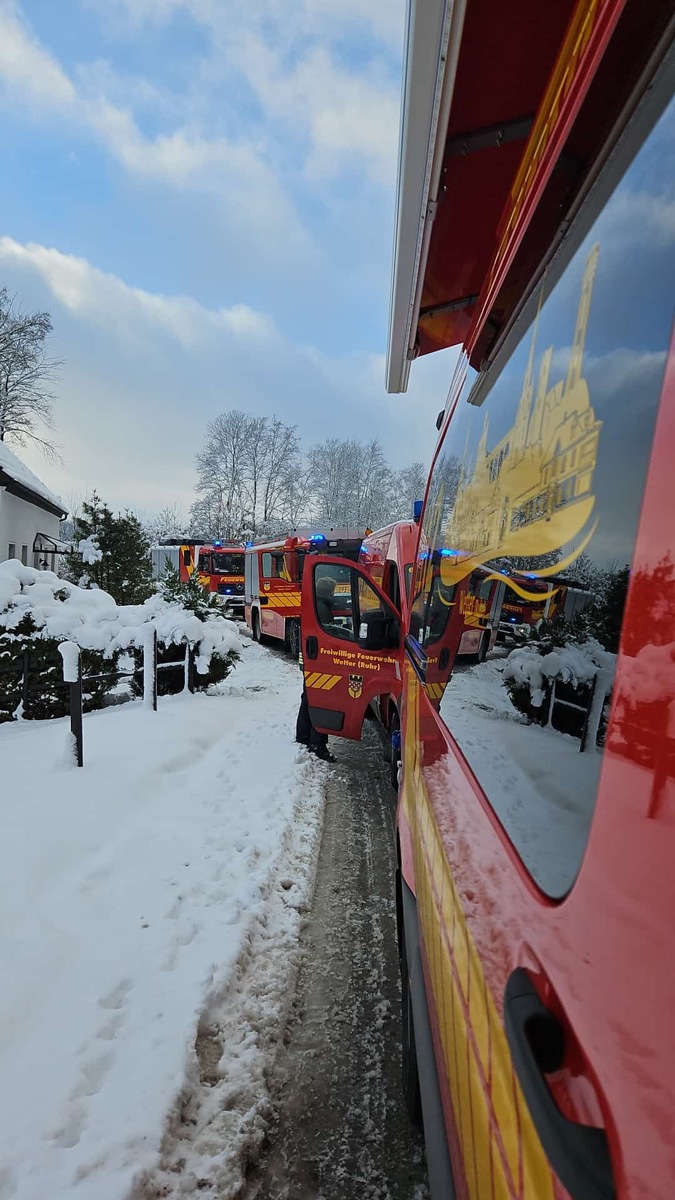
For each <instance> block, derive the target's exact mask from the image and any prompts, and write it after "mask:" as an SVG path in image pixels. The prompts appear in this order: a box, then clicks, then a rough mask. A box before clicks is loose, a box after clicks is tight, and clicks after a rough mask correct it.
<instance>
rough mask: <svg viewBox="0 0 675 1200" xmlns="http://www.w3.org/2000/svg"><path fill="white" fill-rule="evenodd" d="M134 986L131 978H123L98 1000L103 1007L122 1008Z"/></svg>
mask: <svg viewBox="0 0 675 1200" xmlns="http://www.w3.org/2000/svg"><path fill="white" fill-rule="evenodd" d="M133 986H134V985H133V983H132V982H131V980H130V979H121V980H120V982H119V983H117V984H116V985H115V987H114V988H111V989H110V991H109V992H106V994H105V996H102V997H101V999H100V1000H99V1002H98V1003H99V1006H100V1007H101V1008H122V1007H123V1006H124V1003H125V1001H126V998H127V996H128V995H129V992H130V991H131V989H132V987H133Z"/></svg>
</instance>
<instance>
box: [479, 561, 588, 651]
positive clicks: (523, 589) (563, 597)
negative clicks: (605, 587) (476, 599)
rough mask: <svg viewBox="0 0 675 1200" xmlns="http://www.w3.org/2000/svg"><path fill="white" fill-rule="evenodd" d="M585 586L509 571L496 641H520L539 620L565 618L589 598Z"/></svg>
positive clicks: (583, 604)
mask: <svg viewBox="0 0 675 1200" xmlns="http://www.w3.org/2000/svg"><path fill="white" fill-rule="evenodd" d="M592 599H593V594H592V592H591V590H590V589H589V588H586V587H582V586H581V585H579V584H575V583H570V581H569V580H567V579H557V578H556V577H555V576H550V577H548V578H547V579H546V581H543V580H539V579H528V578H526V577H524V576H518V575H513V576H511V577H510V579H509V582H508V584H506V585H505V591H504V597H503V603H502V606H501V616H500V621H499V628H498V632H497V641H499V642H506V643H510V642H524V641H526V640H527V638H529V637H530V636H531V634H532V630H533V629H537V628H538V627H539V625H541V622H542V621H552V620H553V619H554V617H563V618H564V619H565V620H567V621H569V620H570V619H571V618H572V617H573V616H574V614H575V613H577V612H583V610H584V608H586V607H587V605H588V604H589V603H590V602H591V601H592Z"/></svg>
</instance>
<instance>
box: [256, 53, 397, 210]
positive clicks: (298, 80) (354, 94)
mask: <svg viewBox="0 0 675 1200" xmlns="http://www.w3.org/2000/svg"><path fill="white" fill-rule="evenodd" d="M238 57H239V60H240V63H241V70H242V72H243V73H244V74H245V76H246V78H247V79H248V81H249V83H250V84H251V86H252V87H253V89H254V91H255V93H256V95H257V97H258V99H259V101H260V103H261V104H262V106H263V108H264V109H265V111H266V113H267V114H268V115H269V116H272V117H275V118H283V119H284V120H285V121H286V122H287V124H288V126H289V127H292V128H294V129H296V130H298V129H302V130H305V131H306V133H307V134H308V135H309V142H310V146H309V154H308V159H307V164H306V169H307V173H308V175H310V176H313V177H317V176H326V177H332V176H336V175H339V174H340V173H341V172H342V170H343V169H344V168H345V167H350V166H352V165H354V164H355V163H356V164H358V163H361V164H362V165H363V167H364V168H365V170H366V172H367V174H368V175H369V176H370V177H371V178H372V179H373V180H375V181H377V182H379V183H384V184H388V185H390V186H391V187H393V185H394V180H395V167H396V145H397V138H398V111H399V98H398V91H397V89H396V88H395V87H394V86H393V85H392V84H391V82H390V81H389V80H388V79H387V78H386V77H385V75H384V72H383V71H382V70H381V69H378V68H377V66H375V67H374V68H373V69H372V71H371V73H370V74H369V75H366V74H365V73H364V72H363V71H361V72H356V71H350V70H347V69H346V68H344V67H339V66H338V65H337V64H336V62H335V60H334V59H333V58H332V57H331V55H330V53H329V51H328V50H327V48H326V47H323V46H316V47H313V48H311V49H310V50H309V51H308V52H307V53H306V54H305V56H304V57H303V58H302V60H301V61H300V62H299V63H298V64H297V65H296V66H295V67H293V68H291V69H288V68H287V67H286V66H285V64H284V63H282V61H281V60H280V58H279V55H278V53H277V52H276V51H275V50H274V49H272V48H271V47H270V46H269V45H265V43H264V42H263V41H262V40H261V39H260V38H254V37H247V38H244V39H243V40H242V43H241V48H240V52H239V56H238Z"/></svg>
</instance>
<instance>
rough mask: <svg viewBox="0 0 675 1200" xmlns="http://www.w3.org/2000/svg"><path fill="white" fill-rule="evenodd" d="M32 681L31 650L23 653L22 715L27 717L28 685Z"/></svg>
mask: <svg viewBox="0 0 675 1200" xmlns="http://www.w3.org/2000/svg"><path fill="white" fill-rule="evenodd" d="M29 681H30V650H24V652H23V675H22V677H21V715H22V716H23V717H25V715H26V709H27V708H28V685H29Z"/></svg>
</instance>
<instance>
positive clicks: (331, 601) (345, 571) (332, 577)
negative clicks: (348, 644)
mask: <svg viewBox="0 0 675 1200" xmlns="http://www.w3.org/2000/svg"><path fill="white" fill-rule="evenodd" d="M314 600H315V604H316V615H317V618H318V621H319V624H320V625H321V628H322V629H324V630H325V631H326V633H330V635H331V636H332V637H337V638H341V639H343V640H348V641H352V640H354V616H353V605H352V571H351V568H350V567H343V566H340V565H339V564H338V563H335V564H333V563H319V565H318V566H317V568H316V571H315V573H314Z"/></svg>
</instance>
